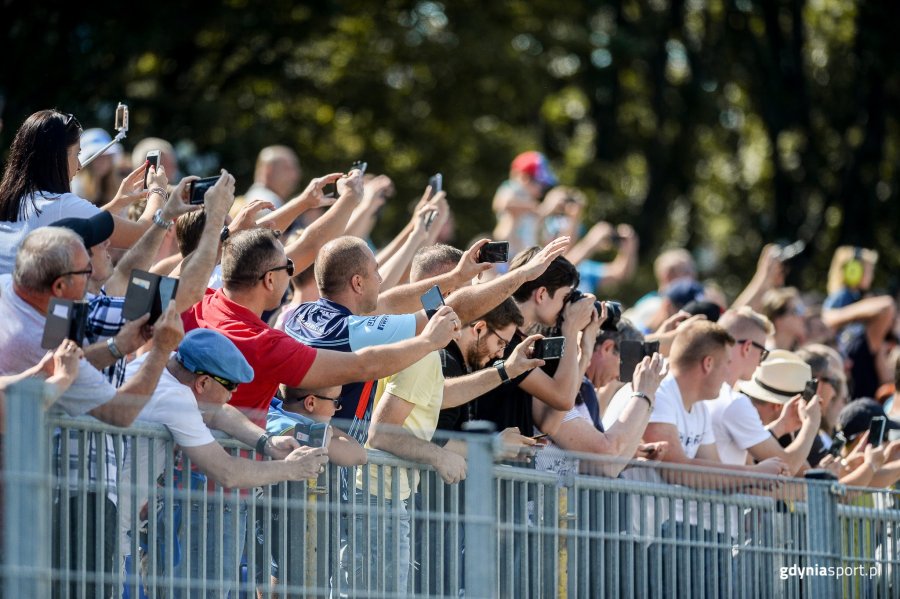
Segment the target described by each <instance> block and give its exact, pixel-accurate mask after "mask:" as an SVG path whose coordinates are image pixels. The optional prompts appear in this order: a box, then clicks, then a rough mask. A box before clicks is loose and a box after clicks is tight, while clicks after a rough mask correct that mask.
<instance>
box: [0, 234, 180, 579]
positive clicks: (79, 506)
mask: <svg viewBox="0 0 900 599" xmlns="http://www.w3.org/2000/svg"><path fill="white" fill-rule="evenodd" d="M91 272H92V268H91V258H90V256H89V255H88V252H87V250H86V249H85V247H84V244H83V242H82V240H81V237H79V236H78V235H76V234H75V233H74V232H72V231H70V230H68V229H63V228H59V227H44V228H41V229H37V230H35V231H33V232H31V233H30V234H29V235H28V236H27V237H25V239H24V240H23V241H22V245H21V246H20V247H19V251H18V253H17V254H16V265H15V271H14V272H13V275H12V277H10V276H9V275H5V276H2V277H0V350H2V351H0V375H6V374H15V373H19V372H21V371H23V370H25V369H26V368H28V367H30V366H33V365H34V364H36V363H37V362H39V361H40V360H41V358H43V357H44V354H45V353H46V352H45V350H44V349H42V348H41V335H40V331H43V330H44V326H45V323H46V320H47V317H46V315H47V310H48V307H49V304H50V299H51V298H60V299H67V300H82V299H83V298H84V294H85V290H86V289H87V281H88V277H89V276H90V275H91ZM183 335H184V331H183V329H182V326H181V322H180V320H179V319H178V316H177V314H176V313H175V310H174V306H170V307H169V309H168V310H167V311H166V312H165V313H164V315H163V316H162V317H161V318H160V319H159V320H158V321H157V322H156V324H155V326H154V329H153V341H154V343H153V348H152V349H151V350H150V351H149V352H148V354H147V357H146V358H145V360H144V362H143V364H142V365H141V368H140V369H139V370H137V371H136V372H135V376H134V378H133V379H132V380H130V381H129V382H128V383H127V384H125V385H122V387H120V388H119V389H116V388H115V387H114V386H113V385H111V384H110V383H109V382H108V381H107V380H106V378H105V377H104V376H103V374H102V373H101V372H100V371H99V370H97V368H96V367H95V366H94V365H93V364H91V362H90V361H89V360H88V359H82V360H81V361H80V364H79V368H78V375H77V377H76V378H75V380H74V381H73V383H72V384H71V385H70V386H69V388H68V389H67V390H66V392H65V393H63V394H62V395H61V396H60V397H59V399H58V400H57V401H56V403H55V404H54V405H55V406H56V407H58V408H61V409H63V410H65V411H66V412H67V413H68V414H69V415H72V416H79V415H83V414H91V415H92V416H95V417H96V418H99V419H100V420H103V421H105V422H108V423H110V424H115V425H117V426H129V425H130V424H131V423H132V422H133V421H134V419H135V417H136V416H137V415H138V413H139V412H140V411H141V409H142V408H143V407H144V405H145V404H146V402H147V400H148V399H149V398H150V395H151V394H152V393H153V390H154V389H155V388H156V384H157V381H158V380H159V376H160V374H161V373H162V370H163V368H164V367H165V364H166V361H167V360H168V357H169V353H170V352H171V351H172V350H174V349H175V347H176V346H177V345H178V342H179V341H181V338H182V336H183ZM96 351H100V352H107V354H108V351H109V350H108V349H107V348H106V347H103V346H100V347H99V348H98V347H97V346H96V344H95V346H91V347H88V348H86V349H85V354H90V353H91V352H96ZM82 459H84V456H82ZM97 466H98V465H92V467H91V468H92V469H93V468H95V467H97ZM93 489H94V488H93V486H92V487H91V488H90V489H89V491H88V492H87V493H85V494H79V495H73V496H72V497H70V498H68V506H67V509H69V510H70V513H71V514H85V517H84V518H81V517H78V518H70V519H69V522H68V524H69V525H70V526H71V527H72V530H71V533H70V538H71V539H72V543H71V551H70V555H71V557H72V559H73V560H74V559H76V558H78V556H79V555H81V551H80V547H81V542H82V541H84V540H85V539H84V538H83V537H82V538H79V537H78V536H77V534H76V532H75V531H76V530H77V527H78V523H79V522H81V525H82V526H83V527H84V528H83V529H84V530H85V531H87V545H86V546H87V547H95V546H96V545H97V544H103V545H104V547H105V553H104V555H105V557H106V558H107V559H106V560H105V561H104V563H103V564H102V566H101V565H100V564H97V563H96V561H95V555H96V554H95V552H94V551H88V552H87V554H86V555H84V556H83V559H85V562H84V567H85V568H86V569H87V570H89V571H94V570H96V569H97V568H99V567H102V568H103V569H104V570H106V571H110V572H111V571H112V567H113V564H112V561H111V559H110V558H111V557H112V554H113V546H114V534H110V535H107V538H104V539H100V538H98V536H97V529H98V527H97V524H98V523H96V522H95V518H102V519H104V520H105V521H106V530H107V531H110V532H112V531H114V530H115V513H116V509H115V504H114V503H113V502H112V501H111V500H110V498H109V497H108V496H106V494H103V495H101V494H100V493H96V492H94V490H93ZM66 502H67V500H65V499H63V500H62V501H61V502H56V503H55V504H54V505H56V506H60V505H62V504H63V503H66ZM55 516H56V517H59V514H58V513H57V514H55ZM85 518H86V519H85ZM58 555H59V552H57V551H54V556H55V557H56V556H58ZM73 563H75V562H73Z"/></svg>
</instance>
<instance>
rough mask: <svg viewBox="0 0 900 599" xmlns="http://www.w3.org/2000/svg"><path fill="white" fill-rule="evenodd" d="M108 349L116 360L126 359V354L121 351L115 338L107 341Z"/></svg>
mask: <svg viewBox="0 0 900 599" xmlns="http://www.w3.org/2000/svg"><path fill="white" fill-rule="evenodd" d="M106 349H108V350H109V353H111V354H112V355H113V358H115V359H116V360H121V359H122V358H124V357H125V354H123V353H122V350H120V349H119V346H118V345H116V338H115V337H110V338H109V339H107V340H106Z"/></svg>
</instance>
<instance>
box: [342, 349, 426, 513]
mask: <svg viewBox="0 0 900 599" xmlns="http://www.w3.org/2000/svg"><path fill="white" fill-rule="evenodd" d="M385 393H390V394H391V395H393V396H395V397H398V398H400V399H402V400H404V401H408V402H409V403H411V404H413V409H412V411H411V412H410V413H409V416H407V417H406V420H405V421H404V422H403V429H404V430H406V431H408V432H409V433H410V434H412V435H414V436H416V437H418V438H419V439H422V440H423V441H431V438H432V437H433V436H434V431H435V429H436V428H437V422H438V416H439V415H440V412H441V402H443V400H444V372H443V370H442V369H441V358H440V354H438V352H431V353H430V354H428V355H427V356H425V357H424V358H422V359H421V360H419V361H418V362H416V363H415V364H413V365H412V366H410V367H409V368H407V369H406V370H403V371H401V372H398V373H397V374H395V375H392V376H389V377H388V378H386V379H382V380H381V381H379V382H378V387H377V388H376V392H375V403H374V404H373V410H374V408H375V407H376V406H377V405H378V402H379V401H381V398H382V397H383V396H384V394H385ZM366 447H369V445H368V444H366ZM380 469H381V467H379V466H376V465H374V464H370V465H369V492H370V493H371V494H373V495H379V494H380V492H379V486H380V482H379V470H380ZM392 471H393V468H390V467H385V468H384V469H383V472H384V497H385V499H391V484H392V481H391V472H392ZM398 473H399V476H400V480H399V481H397V482H398V486H399V490H400V499H408V498H409V496H410V494H411V492H412V491H415V489H416V488H417V487H418V486H419V473H418V471H417V470H408V469H406V468H400V469H398ZM410 476H412V481H410ZM356 486H357V488H360V489H361V488H362V470H360V471H359V473H358V474H357V478H356Z"/></svg>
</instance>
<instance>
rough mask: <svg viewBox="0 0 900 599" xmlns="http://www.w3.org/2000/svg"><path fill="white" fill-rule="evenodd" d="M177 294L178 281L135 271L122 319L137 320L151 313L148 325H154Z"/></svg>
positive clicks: (130, 282) (126, 294) (127, 293)
mask: <svg viewBox="0 0 900 599" xmlns="http://www.w3.org/2000/svg"><path fill="white" fill-rule="evenodd" d="M177 292H178V279H174V278H172V277H164V276H162V275H157V274H153V273H149V272H146V271H143V270H138V269H134V270H133V271H131V279H130V280H129V281H128V290H127V291H126V292H125V304H124V305H123V306H122V318H124V319H125V320H136V319H138V318H140V317H141V316H143V315H144V314H148V313H149V314H150V320H149V321H147V324H153V323H154V322H156V321H157V319H159V317H160V315H161V314H162V311H163V310H164V309H165V308H166V307H167V306H168V305H169V302H170V301H171V300H173V299H175V294H176V293H177Z"/></svg>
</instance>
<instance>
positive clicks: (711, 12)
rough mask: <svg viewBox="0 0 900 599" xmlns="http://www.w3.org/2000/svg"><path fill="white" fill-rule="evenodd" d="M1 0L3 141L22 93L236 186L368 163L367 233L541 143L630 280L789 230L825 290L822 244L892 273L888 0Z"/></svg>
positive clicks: (731, 261) (24, 99) (705, 266)
mask: <svg viewBox="0 0 900 599" xmlns="http://www.w3.org/2000/svg"><path fill="white" fill-rule="evenodd" d="M0 2H2V4H0V6H2V14H0V31H2V32H3V39H4V40H5V41H6V44H5V46H6V48H5V53H6V55H5V58H4V60H3V61H2V63H0V93H2V94H3V96H5V110H4V112H3V119H4V123H5V128H4V130H3V132H2V134H0V149H2V152H3V153H4V154H5V153H6V151H7V150H8V147H9V143H10V141H11V138H12V135H13V134H14V132H15V129H16V128H17V127H18V125H19V124H20V123H21V122H22V121H23V120H24V119H25V118H26V117H27V115H28V114H30V113H32V112H34V111H35V110H39V109H42V108H46V107H50V106H56V107H58V108H60V109H61V110H63V111H65V112H73V113H75V114H76V115H77V116H78V117H79V120H80V121H81V122H82V123H83V124H84V125H85V127H91V126H103V127H105V128H107V129H108V130H109V129H111V125H112V115H113V110H114V107H115V104H116V102H118V101H120V100H122V101H126V102H127V103H128V104H129V105H130V107H131V122H132V129H131V132H130V133H129V139H128V140H127V142H126V145H127V147H129V148H130V144H129V143H128V142H131V143H134V142H135V141H137V140H139V139H141V138H142V137H144V136H147V135H157V136H160V137H164V138H167V139H170V140H172V141H173V142H176V143H177V144H180V145H179V148H180V150H182V151H183V152H182V154H183V155H182V167H183V170H186V171H188V172H191V173H192V174H207V173H209V172H212V171H214V170H215V169H216V168H218V167H219V166H220V165H222V166H225V167H227V168H229V170H231V171H232V172H234V173H236V175H237V176H238V178H239V184H238V187H239V191H241V190H243V189H246V187H247V186H249V184H250V182H251V180H252V169H253V161H254V159H255V156H256V153H257V151H258V150H259V148H261V147H262V146H264V145H268V144H271V143H285V144H287V145H289V146H291V147H293V148H295V149H296V151H297V153H298V154H299V156H300V158H301V162H302V165H303V169H304V179H305V180H308V178H309V177H310V176H313V175H315V174H317V173H323V172H330V171H333V170H344V169H345V168H346V165H348V164H349V163H350V162H351V161H352V160H355V159H357V158H361V157H364V158H365V159H366V160H368V162H369V165H370V170H372V171H376V172H386V173H387V174H389V175H390V176H391V177H392V178H393V179H394V180H395V182H396V185H397V187H398V196H397V198H398V199H396V200H395V201H394V202H393V203H392V204H391V205H389V206H388V207H387V210H386V211H385V214H384V218H383V220H382V221H381V223H380V225H379V227H378V229H377V230H376V232H375V239H376V241H380V242H383V241H386V240H387V239H389V238H390V236H392V235H393V234H394V233H395V232H396V231H397V230H398V229H399V228H400V227H401V226H402V224H403V222H405V219H406V218H407V208H408V203H407V201H408V200H410V199H412V198H414V197H416V196H417V195H418V194H419V193H420V190H421V188H422V187H423V186H424V184H425V182H426V180H427V177H428V176H429V175H430V174H431V173H432V172H435V171H441V172H443V173H444V177H445V187H446V188H447V190H448V192H449V195H450V201H451V205H452V207H453V208H454V211H455V215H456V218H457V243H458V244H463V243H466V241H467V240H468V239H469V238H470V237H471V236H473V235H475V234H476V233H478V232H482V231H486V230H489V229H490V228H491V227H492V226H493V215H492V213H491V211H490V199H491V197H492V195H493V192H494V190H495V189H496V186H497V185H498V184H499V183H500V181H502V180H503V179H504V178H505V176H506V173H507V170H508V168H509V162H510V160H511V159H512V157H513V156H514V155H515V154H516V153H517V152H519V151H523V150H526V149H534V148H536V149H541V150H543V151H544V152H545V153H546V154H547V155H548V156H549V158H550V159H551V162H552V163H553V165H554V167H555V169H556V170H557V173H558V174H559V175H560V178H561V179H562V181H563V182H565V183H567V184H572V185H576V186H579V187H581V188H583V189H584V190H585V191H586V192H587V194H588V196H589V197H590V202H591V203H590V208H589V216H590V218H591V219H592V220H596V219H600V218H602V219H606V220H609V221H611V222H629V223H631V224H633V225H634V226H635V228H636V229H637V231H638V233H639V235H640V237H641V256H642V260H641V264H642V269H641V273H640V276H639V279H638V282H637V283H636V286H635V287H632V289H631V290H628V289H626V290H621V291H622V292H623V294H624V295H625V296H628V295H633V294H634V293H635V292H636V290H637V288H640V287H642V288H645V289H646V288H647V287H649V286H652V279H651V274H650V263H651V262H652V258H653V257H654V256H655V255H656V254H657V253H658V251H659V250H660V249H662V248H664V247H668V246H685V247H688V248H689V249H691V250H692V251H693V252H694V254H695V256H697V257H698V260H699V263H700V266H701V270H702V271H703V272H704V274H705V275H707V276H710V277H713V278H715V279H716V280H718V281H719V282H720V284H722V286H723V287H724V288H725V289H726V290H727V291H729V292H730V293H731V294H732V295H733V294H734V293H736V292H737V291H738V290H739V288H740V287H741V286H742V284H743V283H744V282H745V281H746V280H747V279H748V278H749V276H750V274H751V273H752V271H753V268H754V265H755V262H756V258H757V256H758V254H759V250H760V248H761V247H762V245H763V244H764V243H766V242H771V241H782V242H789V241H792V240H794V239H797V238H801V239H804V240H806V241H808V242H809V243H810V250H809V251H807V252H806V253H805V254H804V255H803V256H802V259H801V260H800V261H799V263H798V264H796V266H795V267H794V269H793V272H792V278H794V279H795V282H797V283H799V284H801V285H802V286H803V287H805V288H815V289H820V290H821V289H823V287H824V276H823V273H824V272H825V269H827V264H828V261H829V260H830V257H831V251H832V250H833V248H834V247H835V246H836V245H838V244H839V243H853V244H860V245H866V246H870V247H875V248H877V249H879V250H880V251H881V253H882V257H883V258H882V267H881V268H880V275H879V279H877V283H879V284H881V285H882V286H891V287H894V286H896V282H895V281H894V280H893V279H892V278H891V277H892V275H891V274H890V273H892V272H896V271H897V267H898V265H900V256H898V252H897V239H896V236H895V235H894V230H893V227H894V226H895V225H896V223H897V222H898V216H900V214H898V212H900V208H898V203H897V201H896V198H897V193H898V191H897V190H898V186H900V181H898V170H897V163H898V153H900V122H898V111H897V110H896V108H895V107H896V106H898V99H900V98H898V96H900V73H898V69H897V65H900V36H898V35H897V34H896V33H895V32H894V31H893V29H894V28H895V25H896V23H898V22H900V3H897V2H894V1H891V0H883V1H866V2H863V1H860V2H853V1H851V0H612V1H603V2H600V1H592V0H552V1H548V0H497V1H492V2H475V1H472V0H458V1H453V2H450V1H446V2H435V1H427V0H426V1H422V2H406V1H398V0H385V1H383V2H377V3H376V2H362V1H352V0H347V1H319V2H308V3H297V2H289V1H286V0H270V1H268V2H259V3H254V2H250V1H249V0H230V1H226V2H221V3H220V2H211V1H209V0H196V1H194V2H191V3H188V4H181V3H179V4H177V5H176V4H171V5H169V4H167V3H165V2H156V3H149V4H143V5H142V4H136V5H131V6H127V5H124V4H122V3H109V2H85V3H64V4H60V5H56V3H36V2H21V1H18V0H5V1H3V0H0ZM629 291H630V293H629Z"/></svg>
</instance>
